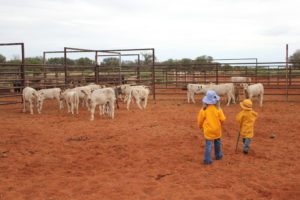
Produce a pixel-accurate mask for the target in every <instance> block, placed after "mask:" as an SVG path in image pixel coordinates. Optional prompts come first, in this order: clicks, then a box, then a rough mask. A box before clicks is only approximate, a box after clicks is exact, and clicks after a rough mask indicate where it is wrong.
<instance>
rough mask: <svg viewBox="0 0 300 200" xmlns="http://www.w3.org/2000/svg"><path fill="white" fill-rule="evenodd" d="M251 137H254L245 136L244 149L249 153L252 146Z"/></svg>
mask: <svg viewBox="0 0 300 200" xmlns="http://www.w3.org/2000/svg"><path fill="white" fill-rule="evenodd" d="M251 139H252V138H243V151H244V153H248V151H249V148H250V143H251Z"/></svg>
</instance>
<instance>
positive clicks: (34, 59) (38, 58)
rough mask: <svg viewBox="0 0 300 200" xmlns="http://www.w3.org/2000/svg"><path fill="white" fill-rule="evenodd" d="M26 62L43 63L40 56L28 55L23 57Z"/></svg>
mask: <svg viewBox="0 0 300 200" xmlns="http://www.w3.org/2000/svg"><path fill="white" fill-rule="evenodd" d="M25 63H26V64H43V58H42V57H29V58H25Z"/></svg>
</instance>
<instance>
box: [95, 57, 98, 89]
mask: <svg viewBox="0 0 300 200" xmlns="http://www.w3.org/2000/svg"><path fill="white" fill-rule="evenodd" d="M95 82H96V83H97V84H98V83H99V65H98V51H96V52H95Z"/></svg>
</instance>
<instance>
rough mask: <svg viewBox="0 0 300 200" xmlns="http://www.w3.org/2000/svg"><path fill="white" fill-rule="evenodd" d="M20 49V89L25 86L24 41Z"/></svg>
mask: <svg viewBox="0 0 300 200" xmlns="http://www.w3.org/2000/svg"><path fill="white" fill-rule="evenodd" d="M21 51H22V64H21V79H22V90H21V92H22V91H23V89H24V88H25V84H26V80H25V78H26V77H25V50H24V43H21Z"/></svg>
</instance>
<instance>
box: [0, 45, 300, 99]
mask: <svg viewBox="0 0 300 200" xmlns="http://www.w3.org/2000/svg"><path fill="white" fill-rule="evenodd" d="M0 45H1V46H5V45H20V46H21V49H22V60H21V61H20V63H0V105H5V104H12V103H20V102H21V98H20V96H21V91H22V89H23V88H24V87H26V86H30V87H33V88H36V89H41V88H53V87H60V88H68V87H75V86H79V85H85V84H88V83H97V84H104V85H108V86H109V85H118V84H125V83H128V84H133V85H135V84H143V85H148V86H150V87H151V92H152V95H153V99H155V97H156V95H164V96H165V97H166V98H172V95H173V96H174V94H182V97H183V98H185V94H186V91H184V90H183V89H184V88H186V85H187V84H188V83H203V84H206V83H216V84H220V83H228V82H230V77H233V76H243V77H250V78H251V79H252V83H262V84H263V85H264V87H265V95H267V96H274V98H270V99H272V100H279V101H284V100H286V101H297V100H299V95H300V69H299V68H296V67H294V66H297V65H295V64H298V63H290V62H289V63H287V62H263V63H262V62H261V63H258V62H252V63H251V62H245V63H208V64H188V65H183V64H176V65H175V64H173V65H162V64H157V63H155V62H154V59H153V58H155V50H154V49H153V48H147V49H117V50H89V49H78V48H70V47H65V48H64V51H45V52H44V54H43V58H44V64H27V63H25V59H24V44H23V43H11V44H0ZM128 51H130V52H132V51H133V52H135V53H132V54H127V53H125V54H124V53H123V52H128ZM140 51H151V56H152V62H151V63H150V64H147V65H146V64H141V62H140V55H139V53H136V52H140ZM70 53H94V54H95V65H89V66H78V65H69V64H67V55H68V54H70ZM47 54H63V55H64V64H60V65H59V64H57V65H50V64H45V63H46V62H45V61H46V55H47ZM100 56H103V57H105V56H107V57H109V56H118V57H119V59H120V60H121V58H122V57H123V56H137V57H138V62H137V64H136V65H127V66H126V65H122V64H121V62H120V63H119V65H118V66H102V65H99V64H98V57H100ZM168 95H170V97H168ZM16 97H19V98H16Z"/></svg>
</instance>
